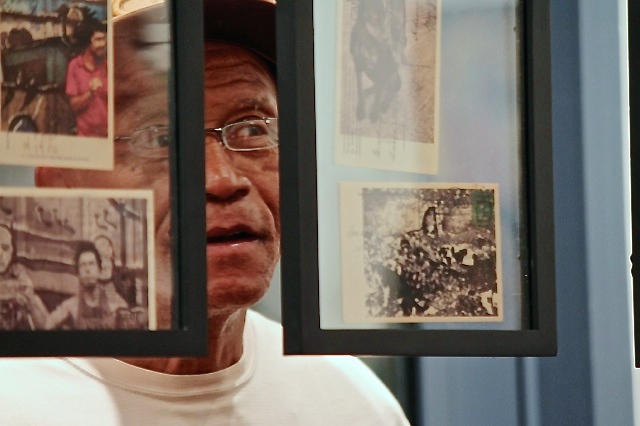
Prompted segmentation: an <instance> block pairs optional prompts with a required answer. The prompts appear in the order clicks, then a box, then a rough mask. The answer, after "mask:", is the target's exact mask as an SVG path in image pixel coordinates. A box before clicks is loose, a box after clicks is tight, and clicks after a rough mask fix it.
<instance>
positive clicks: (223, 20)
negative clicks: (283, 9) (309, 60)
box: [204, 0, 276, 64]
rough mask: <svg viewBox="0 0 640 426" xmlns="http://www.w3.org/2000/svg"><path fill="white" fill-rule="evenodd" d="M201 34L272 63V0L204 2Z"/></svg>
mask: <svg viewBox="0 0 640 426" xmlns="http://www.w3.org/2000/svg"><path fill="white" fill-rule="evenodd" d="M204 31H205V39H206V40H218V41H224V42H228V43H231V44H236V45H239V46H242V47H244V48H247V49H249V50H251V51H253V52H254V53H257V54H258V55H260V56H262V57H263V58H264V59H266V60H268V61H269V62H271V63H272V64H275V63H276V3H275V0H204Z"/></svg>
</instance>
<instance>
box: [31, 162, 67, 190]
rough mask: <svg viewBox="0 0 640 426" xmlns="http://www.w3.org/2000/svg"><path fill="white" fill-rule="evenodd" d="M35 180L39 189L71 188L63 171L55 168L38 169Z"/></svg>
mask: <svg viewBox="0 0 640 426" xmlns="http://www.w3.org/2000/svg"><path fill="white" fill-rule="evenodd" d="M34 180H35V183H36V186H37V187H43V188H70V187H71V185H69V182H67V179H66V178H65V174H64V173H63V170H62V169H57V168H54V167H36V170H35V172H34Z"/></svg>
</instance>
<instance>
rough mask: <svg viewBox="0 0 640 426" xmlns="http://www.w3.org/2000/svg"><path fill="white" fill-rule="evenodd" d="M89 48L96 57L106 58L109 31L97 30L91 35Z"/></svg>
mask: <svg viewBox="0 0 640 426" xmlns="http://www.w3.org/2000/svg"><path fill="white" fill-rule="evenodd" d="M89 49H90V50H91V53H93V56H95V57H96V58H104V57H105V56H107V33H103V32H102V31H96V32H94V33H93V35H92V36H91V42H90V44H89Z"/></svg>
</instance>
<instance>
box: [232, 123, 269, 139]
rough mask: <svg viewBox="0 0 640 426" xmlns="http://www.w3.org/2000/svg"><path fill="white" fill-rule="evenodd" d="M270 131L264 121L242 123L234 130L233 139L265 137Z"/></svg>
mask: <svg viewBox="0 0 640 426" xmlns="http://www.w3.org/2000/svg"><path fill="white" fill-rule="evenodd" d="M268 134H269V129H268V128H267V125H266V124H265V123H264V122H263V121H257V122H251V123H240V124H238V125H237V126H235V128H233V129H232V133H231V135H230V136H231V138H237V139H244V138H255V137H259V136H265V135H268Z"/></svg>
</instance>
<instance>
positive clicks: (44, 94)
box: [0, 0, 113, 170]
mask: <svg viewBox="0 0 640 426" xmlns="http://www.w3.org/2000/svg"><path fill="white" fill-rule="evenodd" d="M111 25H112V24H111V1H108V0H90V1H76V0H48V1H46V2H43V1H33V0H5V1H2V2H0V68H1V73H0V79H1V86H0V95H1V106H0V112H1V114H0V163H4V164H14V165H26V166H59V167H69V168H84V169H102V170H108V169H111V168H112V167H113V141H112V139H113V138H112V137H111V138H110V136H112V131H111V130H110V129H112V128H113V125H112V121H113V120H112V117H113V112H112V111H113V107H112V102H111V101H110V100H111V99H112V96H110V88H111V86H112V84H110V83H111V75H112V72H111V70H112V66H111V64H110V62H111V58H112V55H111V54H110V51H111V44H112V43H110V38H111V31H110V29H109V28H110V27H111Z"/></svg>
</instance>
